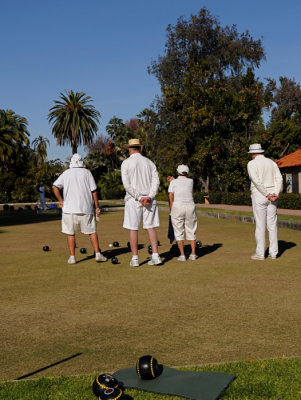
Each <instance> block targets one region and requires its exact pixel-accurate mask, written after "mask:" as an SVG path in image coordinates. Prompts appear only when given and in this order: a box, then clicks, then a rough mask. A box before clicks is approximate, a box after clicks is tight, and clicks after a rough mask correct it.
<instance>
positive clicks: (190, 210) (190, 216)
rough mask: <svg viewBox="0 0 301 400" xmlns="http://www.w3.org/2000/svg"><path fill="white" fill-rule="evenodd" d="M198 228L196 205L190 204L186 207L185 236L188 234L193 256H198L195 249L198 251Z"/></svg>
mask: <svg viewBox="0 0 301 400" xmlns="http://www.w3.org/2000/svg"><path fill="white" fill-rule="evenodd" d="M197 227H198V222H197V215H196V210H195V205H194V204H188V205H187V206H186V213H185V234H186V239H187V240H190V245H191V255H192V256H195V255H196V253H195V249H196V230H197ZM192 258H194V257H192Z"/></svg>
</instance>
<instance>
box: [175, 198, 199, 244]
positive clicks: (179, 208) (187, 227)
mask: <svg viewBox="0 0 301 400" xmlns="http://www.w3.org/2000/svg"><path fill="white" fill-rule="evenodd" d="M170 215H171V222H172V226H173V229H174V233H175V238H176V240H184V232H185V234H186V240H195V239H196V230H197V226H198V223H197V216H196V211H195V204H189V203H188V204H185V203H173V205H172V209H171V213H170Z"/></svg>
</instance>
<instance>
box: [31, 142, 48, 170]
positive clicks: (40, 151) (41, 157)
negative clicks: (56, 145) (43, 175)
mask: <svg viewBox="0 0 301 400" xmlns="http://www.w3.org/2000/svg"><path fill="white" fill-rule="evenodd" d="M47 144H49V140H48V139H47V138H44V137H43V136H38V137H37V138H35V139H34V140H33V142H32V145H33V148H34V151H35V152H36V154H37V160H38V165H39V167H40V168H41V167H42V166H43V163H44V161H45V159H46V157H47Z"/></svg>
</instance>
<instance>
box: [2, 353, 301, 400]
mask: <svg viewBox="0 0 301 400" xmlns="http://www.w3.org/2000/svg"><path fill="white" fill-rule="evenodd" d="M183 369H184V368H183ZM185 370H187V371H213V372H225V373H231V374H235V375H236V376H237V379H236V380H235V381H234V382H233V383H232V384H231V385H230V386H229V388H228V389H227V390H226V391H225V392H224V394H223V395H222V397H221V399H222V400H255V399H256V400H298V399H301V358H294V359H276V360H265V361H247V362H236V363H227V364H219V365H206V366H203V367H195V368H185ZM103 372H106V371H99V372H98V373H99V374H100V373H103ZM98 373H97V374H96V373H95V374H93V375H87V376H75V377H52V378H40V379H36V380H24V381H18V382H3V383H0V399H1V400H71V399H72V400H92V399H96V398H95V396H94V395H93V392H92V383H93V380H94V379H95V377H96V376H97V375H98ZM126 394H127V395H128V396H131V397H132V398H133V399H136V400H139V399H140V400H151V399H152V400H170V399H179V398H176V397H174V396H172V397H171V396H162V395H158V394H154V393H146V392H141V391H137V390H128V389H126ZM128 398H130V397H128Z"/></svg>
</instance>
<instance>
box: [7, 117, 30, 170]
mask: <svg viewBox="0 0 301 400" xmlns="http://www.w3.org/2000/svg"><path fill="white" fill-rule="evenodd" d="M27 125H28V122H27V120H26V118H24V117H21V116H20V115H18V114H15V113H14V112H13V111H12V110H6V111H5V110H0V160H1V161H2V162H3V164H6V163H7V162H14V155H15V154H16V153H17V152H18V150H19V148H20V146H23V145H28V144H29V139H28V136H29V135H30V133H29V132H28V130H27Z"/></svg>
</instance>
